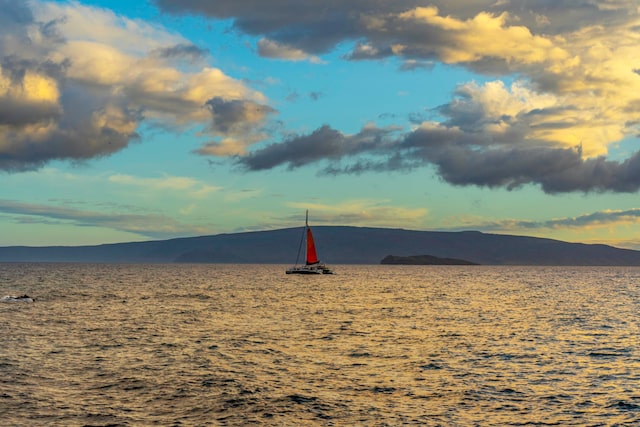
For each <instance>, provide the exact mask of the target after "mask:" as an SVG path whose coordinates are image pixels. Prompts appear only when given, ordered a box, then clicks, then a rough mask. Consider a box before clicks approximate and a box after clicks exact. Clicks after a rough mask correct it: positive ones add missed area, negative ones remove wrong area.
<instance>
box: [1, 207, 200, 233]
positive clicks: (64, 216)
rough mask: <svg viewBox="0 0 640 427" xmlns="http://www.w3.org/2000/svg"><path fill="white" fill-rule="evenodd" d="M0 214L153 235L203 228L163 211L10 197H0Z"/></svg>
mask: <svg viewBox="0 0 640 427" xmlns="http://www.w3.org/2000/svg"><path fill="white" fill-rule="evenodd" d="M0 214H6V215H18V218H17V219H16V221H18V222H29V223H47V224H51V223H56V222H58V223H70V224H73V225H75V226H77V227H103V228H109V229H113V230H117V231H123V232H127V233H134V234H138V235H140V236H144V237H148V238H153V239H168V238H173V237H184V236H185V235H202V234H205V233H206V232H207V230H206V229H204V228H202V227H198V226H193V225H185V224H181V223H179V222H177V221H176V220H174V219H173V218H169V217H166V216H164V215H156V214H146V215H144V214H115V213H104V212H95V211H89V210H80V209H73V208H65V207H59V206H52V205H41V204H33V203H21V202H16V201H12V200H0Z"/></svg>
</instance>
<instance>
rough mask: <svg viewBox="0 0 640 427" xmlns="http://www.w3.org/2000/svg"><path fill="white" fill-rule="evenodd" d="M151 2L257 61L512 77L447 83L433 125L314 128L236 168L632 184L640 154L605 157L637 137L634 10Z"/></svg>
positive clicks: (513, 183)
mask: <svg viewBox="0 0 640 427" xmlns="http://www.w3.org/2000/svg"><path fill="white" fill-rule="evenodd" d="M156 3H157V5H158V6H159V7H160V8H161V9H163V10H165V11H167V12H170V13H177V14H180V13H196V14H202V15H204V16H208V17H211V18H213V19H231V20H232V21H233V25H234V27H235V29H236V30H238V31H240V32H243V33H246V34H249V35H253V36H256V37H258V38H259V42H258V44H259V46H263V47H265V46H271V47H272V49H259V50H258V52H259V53H261V54H263V55H265V56H268V57H280V58H285V59H286V58H287V56H289V57H290V59H295V60H299V58H304V57H305V55H321V54H323V53H326V52H329V51H331V50H333V49H335V48H336V47H337V46H338V45H342V46H351V50H350V52H349V53H347V54H346V55H345V56H344V59H345V60H350V61H364V60H379V59H385V58H394V59H397V60H398V61H400V63H401V64H402V65H401V67H400V68H401V69H405V70H415V69H416V64H423V65H424V64H433V63H434V62H440V63H444V64H450V65H456V66H461V67H465V68H467V69H469V70H471V71H473V72H476V73H480V74H484V75H490V76H498V77H505V78H508V79H512V78H514V76H517V81H516V82H515V83H513V84H510V85H509V86H507V85H506V84H505V83H503V82H502V81H501V80H496V81H493V82H489V83H486V84H483V85H478V84H475V83H473V82H470V83H465V84H461V85H460V86H459V88H458V89H457V90H456V92H455V93H454V94H453V98H452V100H451V102H449V103H447V104H446V105H442V106H440V107H439V108H437V109H435V110H434V111H433V112H432V113H436V114H437V115H439V116H440V117H441V118H442V120H438V121H425V122H422V123H419V124H418V126H417V127H416V128H414V129H410V130H408V131H405V132H404V133H403V134H399V133H398V132H397V131H394V132H390V131H389V130H388V129H376V128H371V127H369V128H367V129H363V130H362V131H361V132H359V133H358V134H355V135H346V134H343V133H341V132H340V131H339V130H337V129H333V128H331V126H330V124H328V125H326V126H323V127H321V128H319V129H316V130H315V131H312V132H310V133H308V134H306V135H297V136H293V137H289V138H287V139H285V140H283V141H280V142H278V143H273V144H270V145H267V146H263V147H261V148H259V149H256V150H253V151H250V152H248V153H247V154H244V155H242V156H241V157H239V158H238V159H237V160H238V162H239V164H241V165H242V166H243V167H245V168H246V169H247V170H266V169H269V168H272V167H278V166H285V167H287V168H289V169H295V168H297V167H301V166H305V165H309V164H312V163H316V162H322V161H325V162H326V163H328V164H330V165H331V166H324V169H322V171H323V172H324V173H330V174H336V173H363V172H367V171H389V170H408V169H412V168H416V167H432V168H434V170H435V171H436V172H437V173H438V175H439V176H440V177H441V178H442V179H443V180H444V181H446V182H448V183H451V184H453V185H477V186H486V187H505V188H508V189H513V188H518V187H520V186H522V185H527V184H534V185H539V186H540V187H541V188H542V189H543V190H544V191H546V192H548V193H560V192H570V191H587V192H588V191H613V192H636V191H638V189H639V188H640V176H639V175H640V173H639V172H638V167H639V166H640V164H639V162H640V154H638V153H636V154H631V155H628V157H627V158H625V159H619V158H616V159H610V158H609V157H608V156H609V155H610V149H611V147H612V146H614V145H615V144H617V143H619V142H620V141H622V140H624V139H625V138H635V137H636V135H638V134H639V133H640V129H639V126H638V125H639V123H640V108H639V107H640V95H638V94H639V93H640V73H638V69H640V66H639V65H638V63H637V62H638V61H637V53H636V51H637V45H638V34H639V32H638V28H640V10H639V8H638V4H637V2H636V1H631V0H611V1H603V2H591V1H584V2H556V1H538V2H526V1H525V0H512V1H508V2H505V1H499V2H495V1H493V0H478V1H460V2H447V1H444V0H434V1H432V2H429V3H428V5H426V4H425V3H424V2H421V1H418V0H398V1H394V2H376V1H370V0H353V1H349V2H343V1H338V0H327V1H323V2H317V1H314V0H301V1H297V2H294V4H291V2H290V1H288V0H275V1H273V2H270V7H269V8H268V9H267V8H264V7H259V5H258V3H257V2H255V1H251V0H245V1H238V0H221V1H215V2H204V1H198V0H186V1H183V0H180V1H178V0H156ZM276 47H277V49H276ZM278 52H282V53H281V54H278ZM292 52H295V53H296V54H295V55H292V54H291V53H292ZM427 69H428V67H427ZM365 134H366V135H367V137H366V138H365V137H364V135H365ZM338 162H339V164H336V163H338Z"/></svg>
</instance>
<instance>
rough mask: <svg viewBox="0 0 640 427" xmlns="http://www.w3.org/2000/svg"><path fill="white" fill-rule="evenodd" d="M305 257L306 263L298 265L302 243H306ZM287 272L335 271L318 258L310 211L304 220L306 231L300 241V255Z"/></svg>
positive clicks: (315, 272)
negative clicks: (310, 222) (310, 225)
mask: <svg viewBox="0 0 640 427" xmlns="http://www.w3.org/2000/svg"><path fill="white" fill-rule="evenodd" d="M305 241H306V246H305V258H306V263H305V264H304V265H298V260H299V259H300V250H301V248H302V244H303V243H305ZM286 273H287V274H333V271H332V270H331V269H330V268H329V267H327V266H326V265H325V264H324V263H322V262H320V261H319V260H318V253H317V252H316V245H315V242H314V241H313V233H312V232H311V227H309V211H307V216H306V219H305V221H304V232H303V233H302V240H301V241H300V246H299V247H298V256H297V257H296V264H295V265H294V266H293V267H291V268H288V269H287V271H286Z"/></svg>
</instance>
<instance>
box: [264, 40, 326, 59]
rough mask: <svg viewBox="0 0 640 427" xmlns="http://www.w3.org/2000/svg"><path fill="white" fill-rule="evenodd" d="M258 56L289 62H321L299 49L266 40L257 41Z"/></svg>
mask: <svg viewBox="0 0 640 427" xmlns="http://www.w3.org/2000/svg"><path fill="white" fill-rule="evenodd" d="M258 54H259V55H260V56H264V57H265V58H275V59H286V60H289V61H310V62H315V63H320V62H321V61H320V59H319V58H318V57H317V56H315V55H309V54H307V53H306V52H304V51H303V50H301V49H296V48H293V47H290V46H287V45H285V44H282V43H278V42H277V41H273V40H268V39H260V40H259V41H258Z"/></svg>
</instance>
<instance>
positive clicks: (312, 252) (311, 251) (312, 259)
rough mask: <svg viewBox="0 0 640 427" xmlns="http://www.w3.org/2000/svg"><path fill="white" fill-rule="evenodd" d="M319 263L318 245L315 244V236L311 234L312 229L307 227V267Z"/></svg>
mask: <svg viewBox="0 0 640 427" xmlns="http://www.w3.org/2000/svg"><path fill="white" fill-rule="evenodd" d="M317 263H318V254H317V253H316V245H315V243H314V242H313V234H311V229H310V228H309V227H307V265H311V264H317Z"/></svg>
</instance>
